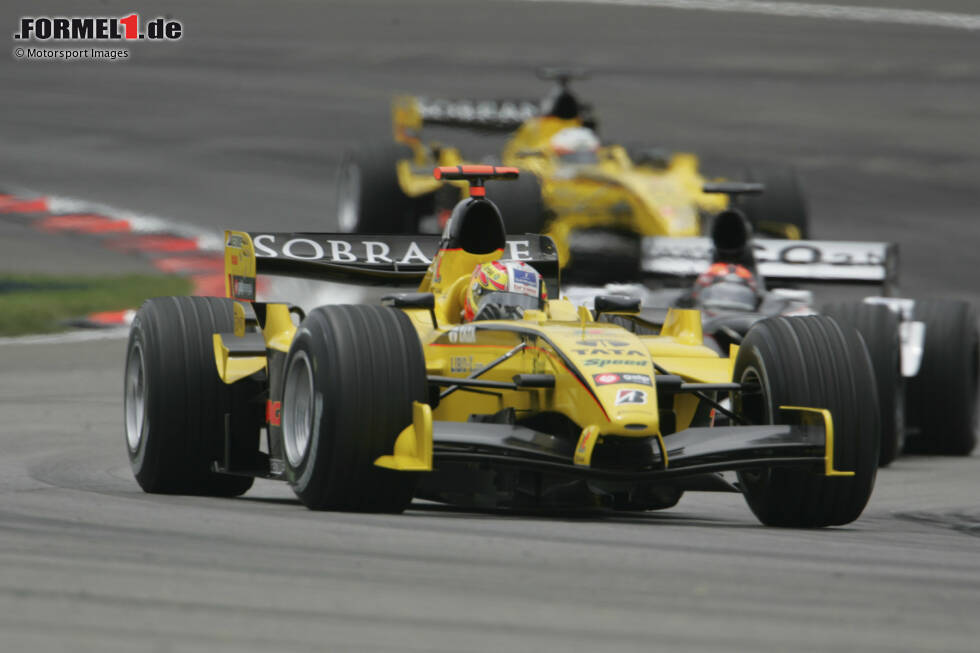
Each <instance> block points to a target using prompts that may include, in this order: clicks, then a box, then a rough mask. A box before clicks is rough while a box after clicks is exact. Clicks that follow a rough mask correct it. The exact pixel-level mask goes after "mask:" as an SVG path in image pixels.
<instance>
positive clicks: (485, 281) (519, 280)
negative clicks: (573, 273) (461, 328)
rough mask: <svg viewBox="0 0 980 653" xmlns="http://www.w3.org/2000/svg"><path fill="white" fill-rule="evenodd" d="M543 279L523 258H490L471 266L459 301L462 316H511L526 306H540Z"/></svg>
mask: <svg viewBox="0 0 980 653" xmlns="http://www.w3.org/2000/svg"><path fill="white" fill-rule="evenodd" d="M547 299H548V292H547V290H545V287H544V279H542V278H541V275H540V274H538V271H537V270H535V269H534V268H532V267H531V266H530V265H528V264H527V263H524V262H523V261H491V262H489V263H481V264H480V265H477V266H476V268H475V269H474V270H473V275H472V276H471V277H470V283H469V285H468V286H467V287H466V298H465V300H464V301H463V320H464V321H465V322H472V321H473V320H508V319H510V320H514V319H521V318H523V317H524V311H525V310H527V309H529V308H530V309H538V310H540V309H543V308H544V304H545V302H546V301H547Z"/></svg>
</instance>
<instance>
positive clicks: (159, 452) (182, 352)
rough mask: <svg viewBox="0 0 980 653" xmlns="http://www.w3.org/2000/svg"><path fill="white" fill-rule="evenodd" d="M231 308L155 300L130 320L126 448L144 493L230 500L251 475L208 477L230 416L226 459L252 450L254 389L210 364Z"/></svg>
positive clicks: (207, 301)
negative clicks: (215, 341) (227, 378)
mask: <svg viewBox="0 0 980 653" xmlns="http://www.w3.org/2000/svg"><path fill="white" fill-rule="evenodd" d="M233 303H234V302H232V301H231V300H229V299H222V298H216V297H160V298H156V299H149V300H147V301H146V302H145V303H144V304H143V306H142V307H141V308H140V310H139V312H138V313H137V314H136V318H135V319H134V320H133V325H132V328H131V330H130V333H129V347H128V350H127V354H126V372H125V381H124V385H125V395H124V414H125V428H126V450H127V452H128V454H129V461H130V464H131V466H132V468H133V474H134V475H135V477H136V481H137V482H138V483H139V484H140V487H142V488H143V490H145V491H146V492H153V493H165V494H201V495H213V496H236V495H239V494H242V493H244V492H245V491H247V490H248V489H249V488H250V487H251V486H252V481H253V479H252V478H250V477H240V476H227V475H223V474H216V473H214V472H212V471H211V463H212V462H213V461H215V460H219V459H221V458H222V457H223V453H224V442H225V438H224V434H225V414H228V415H230V418H231V433H232V440H231V444H232V450H231V457H232V460H237V461H240V462H243V463H246V464H247V462H248V461H251V460H252V458H253V457H254V456H255V453H256V452H257V451H258V438H259V428H260V427H261V417H260V415H261V406H259V405H257V404H253V403H252V402H250V399H251V398H252V396H253V395H254V394H255V393H256V392H257V390H258V388H257V387H256V385H255V384H252V383H251V382H250V381H249V380H247V379H244V380H242V381H239V382H237V383H235V384H233V385H227V384H225V383H224V382H223V381H222V380H221V379H220V378H219V377H218V372H217V369H216V367H215V363H214V349H213V343H212V335H213V334H215V333H221V332H229V331H232V330H233V329H234V321H233V317H232V305H233Z"/></svg>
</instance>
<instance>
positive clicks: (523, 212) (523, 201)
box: [487, 170, 546, 235]
mask: <svg viewBox="0 0 980 653" xmlns="http://www.w3.org/2000/svg"><path fill="white" fill-rule="evenodd" d="M487 197H488V198H489V199H490V201H491V202H493V203H494V204H496V206H497V210H499V211H500V217H501V218H503V221H504V229H505V230H506V232H507V233H508V234H513V235H523V234H540V233H544V228H545V225H544V223H545V217H546V216H545V208H544V199H543V198H542V196H541V182H540V181H539V180H538V176H537V175H535V174H534V173H533V172H530V171H529V170H521V173H520V175H519V176H518V177H517V179H508V180H503V179H501V180H490V181H488V182H487Z"/></svg>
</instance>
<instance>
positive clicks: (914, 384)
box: [906, 299, 980, 456]
mask: <svg viewBox="0 0 980 653" xmlns="http://www.w3.org/2000/svg"><path fill="white" fill-rule="evenodd" d="M914 317H915V319H916V320H920V321H922V322H925V325H926V337H925V346H924V348H923V353H922V365H921V367H920V368H919V373H918V374H917V375H916V376H915V377H913V378H912V379H910V380H909V384H908V387H909V390H908V395H907V397H908V404H907V408H908V421H909V424H910V425H911V426H912V427H913V428H912V431H913V432H914V433H915V435H913V436H912V437H910V438H909V441H908V443H907V445H906V451H909V452H911V453H930V454H943V455H948V456H966V455H969V454H970V452H972V451H973V449H974V447H975V446H976V444H977V392H978V382H977V380H978V369H980V338H978V335H977V312H976V310H975V309H974V308H973V306H971V305H970V304H969V303H967V302H963V301H953V300H942V299H933V300H923V301H917V302H916V303H915V315H914Z"/></svg>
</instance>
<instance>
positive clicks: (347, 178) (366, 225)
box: [337, 143, 419, 234]
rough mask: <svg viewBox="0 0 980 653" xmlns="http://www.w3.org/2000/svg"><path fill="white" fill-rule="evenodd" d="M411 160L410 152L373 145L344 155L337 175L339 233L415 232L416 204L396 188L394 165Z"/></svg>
mask: <svg viewBox="0 0 980 653" xmlns="http://www.w3.org/2000/svg"><path fill="white" fill-rule="evenodd" d="M411 157H412V150H411V149H410V148H409V147H408V146H406V145H400V144H397V143H383V144H376V145H373V146H368V147H365V148H363V149H360V150H352V151H348V152H347V153H346V154H344V158H343V159H342V161H341V163H340V169H339V171H338V174H337V223H338V227H339V228H340V230H341V231H344V232H354V233H364V234H408V233H416V232H417V231H418V221H419V216H418V211H417V208H416V204H417V201H416V200H414V199H413V198H411V197H409V196H408V195H406V194H405V193H404V192H403V191H402V189H401V186H400V185H399V184H398V172H397V163H398V161H400V160H403V159H409V158H411Z"/></svg>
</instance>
